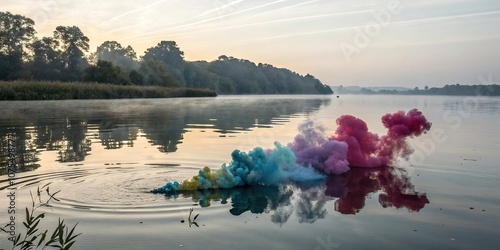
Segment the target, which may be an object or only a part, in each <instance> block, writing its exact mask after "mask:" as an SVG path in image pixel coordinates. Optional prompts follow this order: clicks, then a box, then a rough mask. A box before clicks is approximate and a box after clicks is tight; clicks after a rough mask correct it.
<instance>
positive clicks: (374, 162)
mask: <svg viewBox="0 0 500 250" xmlns="http://www.w3.org/2000/svg"><path fill="white" fill-rule="evenodd" d="M382 123H383V125H384V126H385V127H386V128H387V129H388V131H387V134H386V135H384V136H381V137H380V136H378V135H377V134H374V133H371V132H370V131H368V126H367V125H366V123H365V122H364V121H363V120H361V119H359V118H356V117H354V116H352V115H343V116H341V117H339V118H338V119H337V130H336V131H335V134H334V135H332V136H330V137H329V138H325V136H324V135H323V133H322V132H323V131H324V129H323V128H322V127H319V126H315V125H313V124H312V122H311V121H306V122H305V123H303V124H301V125H300V126H299V131H300V133H299V134H298V135H297V136H296V137H295V139H294V141H293V142H292V143H289V144H288V147H290V148H291V149H292V151H293V152H294V153H295V155H296V156H297V162H298V163H300V164H303V165H305V166H309V165H310V166H312V167H313V168H315V169H316V170H318V171H321V172H323V173H325V174H341V173H345V172H347V171H348V170H349V166H357V167H380V166H386V165H389V164H391V163H393V161H394V160H395V159H396V158H398V157H402V158H408V156H409V155H410V154H411V153H412V152H413V150H412V149H411V148H410V146H409V145H408V143H407V141H406V139H407V138H409V137H414V136H419V135H421V134H422V133H425V132H426V131H428V130H429V129H430V128H431V123H429V122H428V121H427V120H426V119H425V117H424V116H423V114H422V112H420V111H418V110H417V109H412V110H410V111H409V112H407V113H404V112H403V111H399V112H396V113H394V114H386V115H384V116H383V117H382Z"/></svg>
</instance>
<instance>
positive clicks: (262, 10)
mask: <svg viewBox="0 0 500 250" xmlns="http://www.w3.org/2000/svg"><path fill="white" fill-rule="evenodd" d="M2 11H9V12H12V13H14V14H20V15H24V16H26V17H29V18H31V19H33V20H34V21H35V29H36V30H37V37H43V36H52V32H53V31H54V30H55V28H56V27H57V26H59V25H62V26H72V25H75V26H78V27H79V28H80V29H81V30H82V31H83V32H84V34H85V35H86V36H88V37H89V38H90V52H94V51H95V49H96V47H97V46H99V45H100V44H102V43H103V42H104V41H108V40H109V41H112V40H115V41H118V42H119V43H121V44H122V45H124V46H127V45H131V46H132V47H133V48H134V49H135V51H136V52H137V53H138V55H142V54H143V52H144V51H145V50H146V49H147V48H150V47H153V46H155V45H156V44H157V43H159V42H160V41H162V40H172V41H176V42H177V44H178V45H179V47H180V49H181V50H182V51H184V52H185V59H186V60H187V61H198V60H204V61H212V60H215V59H217V57H218V56H220V55H227V56H233V57H236V58H241V59H248V60H250V61H253V62H255V63H268V64H271V65H274V66H276V67H279V68H287V69H290V70H292V71H295V72H297V73H299V74H301V75H306V74H311V75H314V76H315V77H316V78H318V79H319V80H320V81H321V82H322V83H324V84H327V85H331V86H335V85H337V86H338V85H344V86H360V87H376V86H387V87H406V88H414V87H419V88H423V87H424V86H429V87H442V86H445V85H447V84H448V85H451V84H457V83H458V84H494V83H498V82H499V79H500V74H498V73H497V72H498V69H499V68H500V58H499V57H498V53H494V52H495V51H500V35H499V34H500V27H499V26H498V25H497V24H498V23H500V2H498V1H493V0H479V1H474V2H471V1H447V0H426V1H419V2H413V1H406V0H400V1H397V0H396V1H381V0H376V1H368V0H360V1H356V2H352V1H340V0H339V1H326V0H310V1H296V0H278V1H271V2H267V1H261V0H257V1H244V0H220V1H219V0H217V1H208V2H196V4H195V3H194V2H193V1H166V0H145V1H143V2H141V3H138V2H136V1H130V0H123V1H114V0H112V1H107V2H105V3H98V4H95V3H94V4H92V3H91V2H90V1H83V2H70V1H63V0H54V1H48V2H42V1H35V0H20V1H18V0H5V1H3V3H2ZM495 74H497V75H495Z"/></svg>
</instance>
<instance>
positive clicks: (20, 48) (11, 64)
mask: <svg viewBox="0 0 500 250" xmlns="http://www.w3.org/2000/svg"><path fill="white" fill-rule="evenodd" d="M34 25H35V22H34V21H33V20H32V19H30V18H27V17H24V16H21V15H14V14H12V13H10V12H0V80H6V79H16V78H25V77H26V73H25V72H23V70H24V61H27V59H28V58H27V57H28V51H29V47H30V44H31V41H32V40H33V38H34V37H35V33H36V31H35V29H34V28H33V26H34Z"/></svg>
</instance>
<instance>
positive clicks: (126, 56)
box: [96, 41, 139, 69]
mask: <svg viewBox="0 0 500 250" xmlns="http://www.w3.org/2000/svg"><path fill="white" fill-rule="evenodd" d="M96 56H97V59H98V60H104V61H109V62H112V63H113V64H114V65H116V66H120V67H125V68H128V69H138V68H139V64H138V63H137V61H136V59H137V54H136V53H135V51H134V49H133V48H132V47H131V46H128V47H126V48H123V46H122V45H121V44H120V43H118V42H117V41H106V42H104V43H102V44H101V45H99V47H97V51H96Z"/></svg>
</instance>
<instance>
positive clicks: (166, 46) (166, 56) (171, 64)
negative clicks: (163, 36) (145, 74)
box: [142, 41, 185, 82]
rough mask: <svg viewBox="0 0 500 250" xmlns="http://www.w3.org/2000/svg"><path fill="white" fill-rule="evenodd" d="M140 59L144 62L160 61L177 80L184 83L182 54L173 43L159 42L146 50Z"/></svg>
mask: <svg viewBox="0 0 500 250" xmlns="http://www.w3.org/2000/svg"><path fill="white" fill-rule="evenodd" d="M142 59H143V60H144V61H148V60H151V59H153V60H159V61H162V62H163V63H165V65H167V67H168V68H169V69H170V70H171V71H172V73H173V74H174V76H175V78H176V79H177V80H179V81H181V82H184V79H183V76H182V71H183V69H184V63H185V62H184V52H183V51H181V50H180V48H179V47H178V46H177V43H176V42H175V41H161V42H160V43H158V45H156V46H155V47H151V48H149V49H147V50H146V52H145V53H144V56H143V57H142Z"/></svg>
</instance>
